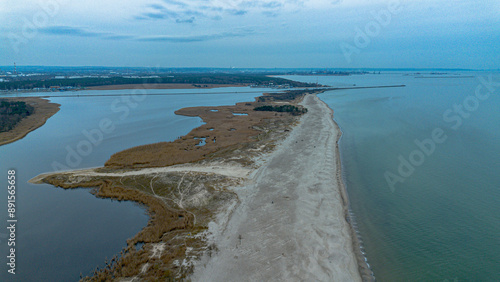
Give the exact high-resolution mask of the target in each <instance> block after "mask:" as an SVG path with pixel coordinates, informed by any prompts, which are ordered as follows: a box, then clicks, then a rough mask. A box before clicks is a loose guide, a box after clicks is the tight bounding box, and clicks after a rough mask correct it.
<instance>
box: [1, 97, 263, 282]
mask: <svg viewBox="0 0 500 282" xmlns="http://www.w3.org/2000/svg"><path fill="white" fill-rule="evenodd" d="M258 91H259V90H256V89H250V88H223V89H203V90H182V91H179V90H147V93H150V94H159V93H168V94H175V93H179V92H182V93H186V92H187V93H190V94H191V95H168V96H150V95H143V94H139V95H137V96H123V97H120V96H111V97H86V95H97V94H127V93H131V91H130V90H120V91H81V92H67V93H64V94H66V95H67V94H70V95H72V94H75V95H76V94H78V95H80V97H79V98H68V97H55V98H51V101H53V102H56V103H59V104H61V105H62V106H61V110H60V111H59V112H58V113H57V114H56V115H54V116H53V117H51V118H50V119H49V120H48V121H47V123H46V124H45V125H44V126H42V127H41V128H39V129H37V130H35V131H33V132H31V133H30V134H28V135H27V136H26V137H25V138H23V139H21V140H19V141H16V142H14V143H11V144H8V145H4V146H0V173H1V174H2V175H3V177H0V179H4V180H3V181H5V182H4V184H5V185H7V170H9V169H15V170H16V177H17V194H16V204H17V209H16V216H17V219H18V223H17V225H16V275H10V274H8V273H7V265H6V262H7V258H6V256H7V254H8V247H7V241H6V237H5V236H6V234H7V232H6V229H5V227H7V223H6V219H7V189H2V192H1V193H0V209H1V210H0V218H2V221H3V223H2V224H1V226H2V230H0V241H1V242H0V253H1V257H0V263H1V264H2V267H1V270H2V271H1V272H0V281H75V280H78V278H79V275H80V273H82V274H83V275H88V274H90V272H91V270H92V269H94V268H95V267H96V266H101V267H102V266H103V263H104V259H105V258H106V257H107V258H111V257H113V256H114V255H115V254H117V253H119V252H120V251H121V250H122V248H123V247H124V246H125V245H126V240H127V239H128V238H131V237H133V236H134V235H135V234H136V233H137V232H138V231H140V230H141V229H142V228H143V227H144V226H145V225H146V224H147V221H148V216H147V214H146V210H145V209H144V208H143V207H140V206H138V205H136V204H134V203H130V202H117V201H112V200H109V199H97V198H95V197H94V196H93V195H91V194H90V193H89V191H90V190H89V189H76V190H63V189H59V188H54V187H53V186H50V185H32V184H29V183H27V181H28V180H29V179H31V178H32V177H34V176H36V175H38V174H40V173H43V172H48V171H53V170H54V168H68V169H74V168H87V167H96V166H102V165H103V164H104V162H105V161H106V160H107V159H109V157H110V155H111V154H113V153H116V152H118V151H121V150H123V149H127V148H130V147H133V146H137V145H142V144H150V143H155V142H160V141H172V140H175V139H176V138H177V137H179V136H182V135H185V134H187V133H188V132H189V131H191V129H193V128H195V127H197V126H200V125H201V124H202V121H201V119H200V118H197V117H184V116H177V115H175V114H174V111H176V110H178V109H180V108H183V107H192V106H219V105H232V104H234V103H236V102H244V101H253V100H254V97H257V96H260V95H261V94H262V92H258ZM236 92H251V93H236ZM195 93H199V94H195ZM57 94H61V93H57ZM30 95H32V96H44V95H47V93H33V94H30ZM4 96H7V95H4ZM10 96H11V95H10ZM103 120H105V121H106V123H107V124H108V125H111V126H110V128H113V130H109V131H108V132H103V140H102V141H100V142H97V141H98V139H99V138H98V135H94V138H96V140H94V143H92V140H91V138H89V137H87V136H86V135H85V134H84V133H83V132H84V131H87V132H90V133H92V132H96V130H101V129H100V123H101V122H102V121H103ZM101 132H102V131H101ZM79 144H80V145H79ZM82 144H87V145H88V144H91V146H90V147H89V146H84V145H82ZM79 149H80V151H79ZM70 152H73V153H70ZM75 152H76V153H75ZM75 154H76V155H77V156H75ZM69 155H71V156H70V157H68V156H69ZM55 164H56V165H55Z"/></svg>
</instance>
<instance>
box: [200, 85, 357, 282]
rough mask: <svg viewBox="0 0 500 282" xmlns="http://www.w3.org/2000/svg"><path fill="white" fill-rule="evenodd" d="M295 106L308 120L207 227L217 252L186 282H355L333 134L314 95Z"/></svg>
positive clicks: (326, 111)
mask: <svg viewBox="0 0 500 282" xmlns="http://www.w3.org/2000/svg"><path fill="white" fill-rule="evenodd" d="M302 103H303V105H304V106H305V107H306V108H308V109H309V112H308V114H307V115H304V116H303V117H302V118H301V122H300V124H299V125H297V126H296V127H295V128H294V129H293V131H292V133H291V134H290V136H289V137H288V138H287V139H286V140H284V141H283V143H282V144H281V145H279V146H278V149H277V150H276V151H275V152H273V153H272V154H271V155H270V156H268V157H267V158H266V159H267V160H266V162H265V164H264V165H262V166H261V167H260V168H259V169H258V170H257V171H256V173H255V175H254V177H253V179H252V180H253V181H252V183H250V184H248V185H246V186H245V187H242V188H236V189H235V192H236V193H237V195H238V198H239V200H240V204H239V205H238V206H237V207H235V208H234V210H233V211H232V213H231V214H227V215H226V216H227V217H229V218H228V219H227V220H224V218H222V219H223V220H221V222H223V223H221V224H216V223H214V224H211V225H209V232H212V233H214V234H219V235H218V236H214V237H213V238H212V240H213V244H215V245H216V247H217V250H218V252H217V253H216V254H215V255H214V254H211V257H209V256H205V257H204V258H203V259H202V260H200V261H199V262H197V264H196V265H195V268H194V273H193V275H192V276H191V278H192V279H193V280H194V281H270V280H271V281H361V280H362V278H361V277H360V272H359V269H358V262H357V260H356V257H355V252H354V248H353V241H352V229H351V226H350V225H349V224H348V222H347V221H346V216H347V199H346V198H345V197H346V196H345V193H344V191H343V190H342V189H343V186H342V184H341V177H340V175H339V173H340V167H339V163H338V162H337V160H338V152H337V148H336V145H337V140H338V137H339V134H340V132H339V129H338V127H336V126H335V124H334V121H333V119H332V112H331V110H330V109H329V108H328V107H327V106H326V104H324V103H323V102H322V101H320V100H319V98H317V97H316V96H315V95H307V96H306V97H305V98H304V100H303V102H302ZM339 181H340V182H339ZM225 221H227V224H226V223H224V222H225ZM365 279H366V278H365Z"/></svg>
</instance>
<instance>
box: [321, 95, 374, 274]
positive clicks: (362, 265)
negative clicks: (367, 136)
mask: <svg viewBox="0 0 500 282" xmlns="http://www.w3.org/2000/svg"><path fill="white" fill-rule="evenodd" d="M318 99H319V100H320V101H321V103H323V104H324V105H325V107H327V108H328V109H329V110H330V112H331V118H332V121H333V124H334V126H335V129H336V132H337V137H336V141H335V150H336V162H337V171H336V175H337V183H338V185H339V187H340V189H339V190H340V192H341V194H342V200H343V203H344V213H345V217H346V220H347V221H348V224H349V227H350V231H351V239H352V247H353V251H354V254H355V257H356V260H357V262H358V269H359V273H360V275H361V277H362V279H363V281H375V276H374V275H373V271H372V270H371V269H370V266H369V265H368V263H367V261H366V257H365V255H364V254H363V253H362V251H361V247H362V245H361V242H360V238H359V237H358V235H357V234H356V230H355V229H354V226H353V219H352V217H351V214H350V208H349V207H350V203H349V194H348V193H347V187H346V185H345V181H344V177H343V174H342V159H341V156H340V146H339V141H340V138H341V137H342V134H343V132H342V130H341V128H340V126H339V125H338V123H337V122H336V121H335V119H334V111H333V109H332V108H330V106H328V104H327V103H325V102H324V101H323V100H321V98H319V97H318Z"/></svg>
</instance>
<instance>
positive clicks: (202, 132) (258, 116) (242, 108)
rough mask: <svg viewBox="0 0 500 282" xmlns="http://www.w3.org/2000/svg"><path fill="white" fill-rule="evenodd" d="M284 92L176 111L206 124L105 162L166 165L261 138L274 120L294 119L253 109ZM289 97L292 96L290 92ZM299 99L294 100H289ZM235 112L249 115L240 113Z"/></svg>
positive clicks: (108, 164) (119, 165)
mask: <svg viewBox="0 0 500 282" xmlns="http://www.w3.org/2000/svg"><path fill="white" fill-rule="evenodd" d="M280 94H281V93H273V94H268V95H265V96H264V97H266V99H265V100H266V103H263V102H247V103H238V104H236V105H235V106H221V107H193V108H184V109H180V110H178V111H176V112H175V113H176V114H178V115H184V116H199V117H200V118H202V119H203V121H204V122H205V123H206V124H205V125H202V126H200V127H198V128H195V129H193V130H192V131H191V132H189V133H188V134H187V135H185V136H183V137H182V138H181V139H178V140H175V141H174V142H160V143H156V144H149V145H143V146H138V147H134V148H131V149H128V150H124V151H121V152H118V153H116V154H113V155H112V156H111V158H110V159H109V160H108V161H107V162H106V164H105V166H106V167H110V168H140V167H163V166H170V165H175V164H182V163H190V162H195V161H200V160H203V159H206V158H207V157H208V156H209V155H210V154H213V153H215V152H217V151H220V150H222V149H225V148H229V147H232V146H245V144H248V143H251V142H254V141H255V140H258V139H259V135H261V134H262V133H263V130H262V129H261V128H263V127H266V126H268V125H269V124H273V123H280V122H281V123H283V119H287V120H291V119H293V118H292V115H291V114H289V113H275V112H261V111H254V110H253V109H254V108H255V107H258V106H262V105H265V104H269V103H270V102H272V101H274V100H275V99H276V97H281V96H280ZM281 95H285V94H284V93H283V94H281ZM288 97H292V96H291V95H289V94H288ZM293 98H294V99H301V98H302V95H295V96H293ZM258 99H260V98H258ZM281 100H282V99H281ZM296 102H297V101H296V100H293V101H288V102H287V103H296ZM233 113H243V114H248V115H246V116H245V115H243V116H238V115H233ZM289 122H290V121H288V122H287V123H289ZM195 138H206V145H204V146H196V145H197V144H198V143H199V142H200V140H198V139H195ZM214 140H215V142H214Z"/></svg>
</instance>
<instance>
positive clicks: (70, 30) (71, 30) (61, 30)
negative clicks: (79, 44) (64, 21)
mask: <svg viewBox="0 0 500 282" xmlns="http://www.w3.org/2000/svg"><path fill="white" fill-rule="evenodd" d="M38 31H40V32H41V33H44V34H52V35H70V36H82V37H102V36H103V35H106V33H102V32H95V31H88V30H85V29H82V28H77V27H69V26H49V27H42V28H40V29H38Z"/></svg>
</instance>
